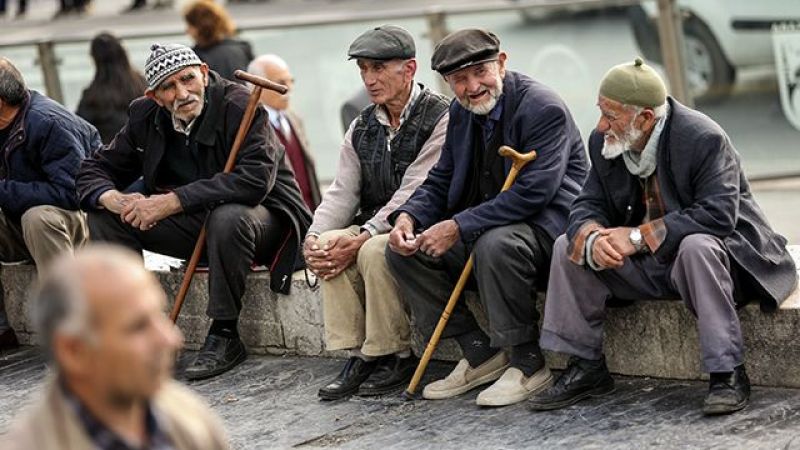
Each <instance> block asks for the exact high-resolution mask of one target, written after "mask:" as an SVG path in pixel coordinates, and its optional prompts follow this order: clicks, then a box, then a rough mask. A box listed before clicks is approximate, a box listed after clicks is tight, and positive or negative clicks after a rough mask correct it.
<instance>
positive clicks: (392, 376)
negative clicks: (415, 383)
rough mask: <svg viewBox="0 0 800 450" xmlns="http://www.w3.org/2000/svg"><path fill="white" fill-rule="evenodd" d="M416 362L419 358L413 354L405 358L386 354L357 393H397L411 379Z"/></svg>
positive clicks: (362, 394) (364, 394) (367, 394)
mask: <svg viewBox="0 0 800 450" xmlns="http://www.w3.org/2000/svg"><path fill="white" fill-rule="evenodd" d="M418 363H419V359H418V358H417V357H416V356H414V355H411V356H409V357H407V358H398V357H397V355H388V356H385V357H383V358H381V359H379V360H378V365H377V366H376V367H375V370H374V371H373V372H372V375H370V376H369V378H367V381H365V382H363V383H361V387H360V388H359V389H358V395H359V396H363V397H369V396H372V395H385V394H395V393H399V392H400V391H401V390H402V389H403V388H404V387H406V385H408V382H409V381H411V377H412V376H413V375H414V370H416V368H417V364H418Z"/></svg>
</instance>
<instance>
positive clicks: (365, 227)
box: [359, 223, 378, 237]
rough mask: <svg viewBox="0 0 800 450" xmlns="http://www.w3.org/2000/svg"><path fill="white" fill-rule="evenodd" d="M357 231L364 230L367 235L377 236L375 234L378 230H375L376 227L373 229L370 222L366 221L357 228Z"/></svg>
mask: <svg viewBox="0 0 800 450" xmlns="http://www.w3.org/2000/svg"><path fill="white" fill-rule="evenodd" d="M359 231H361V232H364V231H366V232H367V233H369V237H374V236H377V235H378V230H376V229H375V227H373V226H372V225H370V224H368V223H365V224H364V225H363V226H362V227H361V228H360V229H359Z"/></svg>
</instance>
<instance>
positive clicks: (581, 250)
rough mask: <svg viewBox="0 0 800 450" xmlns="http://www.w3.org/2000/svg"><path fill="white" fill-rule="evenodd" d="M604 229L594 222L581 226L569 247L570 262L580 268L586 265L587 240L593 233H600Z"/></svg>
mask: <svg viewBox="0 0 800 450" xmlns="http://www.w3.org/2000/svg"><path fill="white" fill-rule="evenodd" d="M602 228H603V227H602V226H601V225H600V224H599V223H597V222H595V221H593V220H590V221H588V222H586V223H584V224H583V225H581V227H580V228H579V229H578V232H577V233H575V236H574V237H573V238H572V241H571V242H570V243H569V246H568V247H567V255H569V260H570V261H572V262H573V263H575V264H577V265H579V266H582V265H584V264H585V263H586V239H588V237H589V235H590V234H592V232H594V231H598V230H600V229H602Z"/></svg>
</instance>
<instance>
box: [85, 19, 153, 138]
mask: <svg viewBox="0 0 800 450" xmlns="http://www.w3.org/2000/svg"><path fill="white" fill-rule="evenodd" d="M89 51H90V53H91V55H92V60H93V61H94V67H95V74H94V79H93V80H92V82H91V84H89V87H87V88H86V89H84V91H83V95H81V100H80V102H79V103H78V111H77V114H78V115H79V116H81V117H83V118H84V119H86V121H88V122H89V123H91V124H92V125H94V126H95V128H97V131H99V132H100V137H101V138H102V139H103V143H104V144H107V143H109V142H111V139H113V138H114V136H115V135H116V134H117V132H118V131H119V130H120V129H121V128H122V126H123V125H125V122H126V121H127V120H128V105H129V104H130V102H131V101H132V100H133V99H135V98H138V97H141V96H142V95H144V91H145V89H146V88H147V84H146V83H145V80H144V76H143V75H142V74H141V73H139V72H137V71H136V70H134V69H133V68H132V67H131V63H130V61H129V59H128V53H127V52H126V51H125V48H124V47H123V46H122V43H121V42H120V41H119V39H117V38H116V37H114V36H113V35H111V34H109V33H100V34H98V35H97V36H95V38H94V39H92V43H91V47H90V50H89Z"/></svg>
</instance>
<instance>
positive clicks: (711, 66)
mask: <svg viewBox="0 0 800 450" xmlns="http://www.w3.org/2000/svg"><path fill="white" fill-rule="evenodd" d="M678 6H679V8H680V10H681V12H682V16H681V17H682V18H683V31H684V47H685V58H686V68H687V78H688V80H687V81H688V83H689V89H690V90H691V92H692V94H693V95H694V97H695V99H696V100H698V101H701V102H702V101H715V100H721V99H723V98H725V97H727V96H728V94H730V92H731V90H732V89H733V86H734V83H735V81H736V75H737V73H738V72H739V71H740V70H742V69H746V68H752V67H757V66H772V67H774V54H773V50H772V40H771V37H770V29H771V28H772V25H773V24H774V23H778V22H800V1H798V0H758V1H756V0H678ZM629 17H630V19H631V25H632V27H633V32H634V36H635V38H636V43H637V45H638V46H639V49H640V50H641V52H642V54H643V56H644V57H645V58H646V59H649V60H651V61H655V62H657V63H661V62H662V59H661V47H660V44H659V39H658V27H657V22H656V21H657V17H658V5H657V2H656V1H647V2H642V3H641V5H640V6H632V7H631V8H630V10H629Z"/></svg>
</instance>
